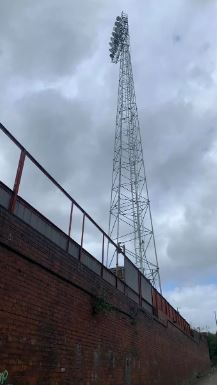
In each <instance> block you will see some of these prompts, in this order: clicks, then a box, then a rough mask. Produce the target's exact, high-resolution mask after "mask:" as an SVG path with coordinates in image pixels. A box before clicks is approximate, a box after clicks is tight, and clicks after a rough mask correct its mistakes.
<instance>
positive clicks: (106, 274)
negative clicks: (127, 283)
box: [103, 269, 116, 286]
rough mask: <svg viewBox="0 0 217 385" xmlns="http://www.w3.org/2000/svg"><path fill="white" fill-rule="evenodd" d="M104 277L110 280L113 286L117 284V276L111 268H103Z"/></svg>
mask: <svg viewBox="0 0 217 385" xmlns="http://www.w3.org/2000/svg"><path fill="white" fill-rule="evenodd" d="M103 278H104V279H105V281H107V282H109V283H110V284H111V285H112V286H116V277H115V275H114V274H112V273H111V272H110V271H109V270H107V269H103Z"/></svg>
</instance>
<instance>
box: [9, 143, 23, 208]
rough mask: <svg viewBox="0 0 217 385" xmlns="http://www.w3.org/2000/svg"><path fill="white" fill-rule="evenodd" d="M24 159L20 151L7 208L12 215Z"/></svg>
mask: <svg viewBox="0 0 217 385" xmlns="http://www.w3.org/2000/svg"><path fill="white" fill-rule="evenodd" d="M25 157H26V154H25V151H24V150H21V153H20V159H19V163H18V166H17V173H16V178H15V182H14V188H13V192H12V196H11V199H10V203H9V208H8V209H9V211H10V212H11V213H14V210H15V207H16V200H17V195H18V191H19V187H20V181H21V177H22V172H23V167H24V162H25Z"/></svg>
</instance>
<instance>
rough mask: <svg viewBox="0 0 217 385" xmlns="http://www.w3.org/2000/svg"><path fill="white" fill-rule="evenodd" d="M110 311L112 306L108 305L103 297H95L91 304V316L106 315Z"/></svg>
mask: <svg viewBox="0 0 217 385" xmlns="http://www.w3.org/2000/svg"><path fill="white" fill-rule="evenodd" d="M110 311H112V305H110V304H109V303H108V302H107V301H106V299H105V298H104V296H103V297H97V298H96V299H95V302H94V304H93V314H99V313H106V312H110Z"/></svg>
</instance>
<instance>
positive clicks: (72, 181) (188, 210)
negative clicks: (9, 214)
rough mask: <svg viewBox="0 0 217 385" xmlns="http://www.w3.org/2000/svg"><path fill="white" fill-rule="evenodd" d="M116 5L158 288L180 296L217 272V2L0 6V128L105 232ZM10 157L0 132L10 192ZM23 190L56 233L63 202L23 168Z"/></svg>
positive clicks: (13, 157)
mask: <svg viewBox="0 0 217 385" xmlns="http://www.w3.org/2000/svg"><path fill="white" fill-rule="evenodd" d="M122 9H123V10H126V11H127V12H128V14H129V22H130V33H131V53H132V62H133V70H134V79H135V87H136V93H137V102H138V110H139V117H140V125H141V132H142V139H143V147H144V157H145V164H146V170H147V177H148V183H149V190H150V197H151V204H152V211H153V212H152V214H153V220H154V225H155V235H156V241H157V246H158V256H159V262H160V268H161V275H162V281H163V284H164V286H165V288H166V287H168V286H169V285H171V286H172V287H180V288H181V287H183V289H182V290H183V293H184V294H183V296H186V295H187V294H186V292H185V286H186V290H190V289H188V288H189V287H192V288H193V287H194V288H197V287H200V288H202V287H210V286H209V285H210V282H211V283H213V282H214V281H215V279H216V271H217V269H216V268H217V265H216V247H217V244H216V236H215V234H216V231H215V230H216V228H217V222H216V218H217V216H216V191H217V183H216V169H217V168H216V163H217V156H216V154H217V147H216V143H217V134H216V121H217V114H216V101H217V92H216V89H217V88H216V83H217V65H216V51H217V43H216V38H215V35H216V33H215V32H216V23H215V20H216V17H214V16H215V15H216V14H217V5H216V2H214V1H207V2H202V1H196V0H190V1H189V0H175V1H174V0H165V1H164V2H163V3H162V4H161V3H159V1H158V0H152V1H146V2H143V1H142V0H136V1H135V2H132V1H130V0H127V1H126V0H118V1H113V0H112V1H107V0H105V1H103V2H102V1H100V0H94V1H91V2H90V1H89V2H87V1H85V0H82V1H80V2H77V3H74V2H71V1H69V0H63V1H62V2H61V4H60V2H58V1H56V0H53V1H52V2H51V1H50V0H45V1H43V2H42V1H37V2H33V1H25V0H21V1H20V0H19V1H18V0H16V1H13V4H10V5H9V3H8V2H1V4H0V82H1V91H2V92H1V94H0V120H1V121H2V122H3V123H4V124H5V125H6V126H7V127H8V128H9V129H10V130H11V132H12V133H13V134H14V135H15V136H16V137H17V138H18V139H19V140H20V141H21V142H22V143H23V144H24V145H25V146H26V147H27V148H28V149H29V150H30V152H31V153H32V154H33V155H34V156H35V157H36V158H37V159H38V160H39V161H40V162H41V163H42V164H43V165H44V166H45V167H46V168H47V169H48V171H49V172H50V173H51V174H52V175H53V176H54V177H55V178H57V180H58V181H60V182H61V183H62V184H63V185H64V187H65V188H66V189H67V190H69V192H70V193H71V194H72V196H73V197H74V198H75V199H76V200H77V201H78V202H79V203H80V204H81V205H82V206H83V207H84V208H85V209H86V210H87V211H88V212H89V213H90V214H91V215H92V216H93V217H94V219H95V220H96V221H97V222H99V224H100V225H101V226H102V227H103V228H104V229H107V227H108V211H109V199H110V188H111V173H112V159H113V143H114V128H115V127H114V125H115V112H116V100H117V82H118V66H115V65H113V64H110V63H109V57H108V41H109V38H110V33H111V29H112V26H113V22H114V18H115V17H116V15H117V14H120V12H121V10H122ZM207 20H209V23H208V24H207ZM174 36H175V37H176V36H179V37H180V39H178V40H179V41H176V42H174ZM176 40H177V39H176ZM18 156H19V153H18V152H16V153H15V152H14V150H13V148H12V147H10V146H9V145H8V143H7V141H5V140H4V139H3V137H2V135H1V134H0V178H1V179H3V180H4V181H5V182H7V181H8V182H9V183H10V185H11V186H12V185H13V178H14V173H15V168H14V166H15V164H16V162H17V160H18ZM9 161H10V162H9ZM12 166H13V167H12ZM36 178H37V179H36ZM36 180H37V184H36V183H35V181H36ZM21 192H22V194H24V195H25V197H26V198H28V199H29V200H32V203H34V204H36V205H39V206H40V209H41V210H42V211H44V212H45V213H46V215H48V216H49V217H50V218H51V219H52V220H54V221H55V222H57V223H58V224H59V225H60V226H61V227H66V225H67V220H68V216H69V212H68V203H67V202H65V200H64V199H63V200H62V201H60V199H62V198H60V197H59V196H58V195H55V192H54V189H53V187H51V185H50V184H48V183H47V184H46V183H45V181H44V180H43V178H40V177H39V175H38V174H36V173H34V172H33V169H32V168H31V167H30V166H29V165H28V162H27V164H26V169H25V172H24V179H23V181H22V186H21ZM60 202H61V204H60ZM90 233H91V231H90ZM91 234H92V233H91ZM92 241H93V240H91V239H89V242H90V243H91V242H92ZM94 247H95V248H97V245H95V246H94ZM191 285H193V286H191ZM177 290H181V289H177ZM192 290H193V289H192ZM194 290H196V289H194ZM201 290H202V289H201ZM207 290H208V289H207ZM209 290H210V291H209V295H210V296H211V289H209ZM213 292H215V290H214V291H213ZM176 295H177V294H176ZM180 295H181V294H180ZM183 298H184V297H183ZM186 298H187V297H186ZM183 301H184V300H183ZM207 303H209V306H210V307H211V306H213V304H212V303H210V302H207ZM198 306H199V305H198ZM207 306H208V305H207ZM189 309H190V308H189ZM207 309H208V308H207ZM210 309H211V308H210ZM210 309H209V312H211V310H210ZM189 316H190V310H189ZM201 322H202V321H201Z"/></svg>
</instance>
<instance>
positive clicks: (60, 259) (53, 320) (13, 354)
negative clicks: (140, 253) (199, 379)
mask: <svg viewBox="0 0 217 385" xmlns="http://www.w3.org/2000/svg"><path fill="white" fill-rule="evenodd" d="M99 297H100V298H101V297H103V298H104V299H105V301H107V302H108V303H109V304H110V305H111V306H103V303H101V306H102V307H103V308H104V309H103V310H104V311H99V313H97V314H94V312H93V309H96V304H98V305H100V304H99V303H98V302H97V298H99ZM97 309H98V310H100V309H99V308H98V307H97ZM208 366H209V358H208V349H207V344H206V341H204V340H200V341H199V343H196V342H195V341H194V340H193V339H191V338H189V337H187V336H186V335H185V334H184V333H182V332H181V331H180V330H179V329H177V328H176V327H175V326H174V325H172V324H171V323H168V324H165V323H164V324H163V323H161V322H159V320H158V319H157V318H156V317H154V316H151V315H150V314H147V313H145V312H144V311H143V310H141V309H139V308H138V307H137V305H136V304H135V303H134V302H133V301H131V300H130V299H128V298H127V297H126V296H124V295H123V294H122V293H121V292H119V291H117V290H116V289H115V288H113V287H112V286H111V285H110V284H109V283H106V282H105V281H104V280H102V279H101V278H100V277H99V276H97V275H96V274H94V273H93V272H92V271H90V270H89V269H88V268H87V267H85V266H83V265H81V264H80V263H79V261H77V260H75V259H73V257H70V256H69V255H68V254H67V253H64V252H63V251H62V250H61V249H59V248H58V247H57V246H55V245H54V244H53V243H52V242H50V241H48V240H47V239H45V238H44V237H43V236H41V235H40V234H39V233H37V232H36V231H35V230H33V229H31V228H30V227H29V226H27V225H25V224H24V223H23V222H22V221H20V220H19V219H17V218H16V217H14V216H11V215H9V214H8V213H7V212H6V211H5V210H4V209H1V208H0V373H3V372H4V371H5V370H7V371H8V373H9V376H8V379H7V381H6V382H5V383H6V384H7V383H8V384H13V385H66V384H68V385H178V384H184V385H186V384H187V382H185V380H186V379H188V378H190V377H192V376H193V375H195V374H196V373H198V372H200V371H203V370H205V369H207V368H208ZM0 379H1V374H0ZM0 383H1V382H0Z"/></svg>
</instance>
